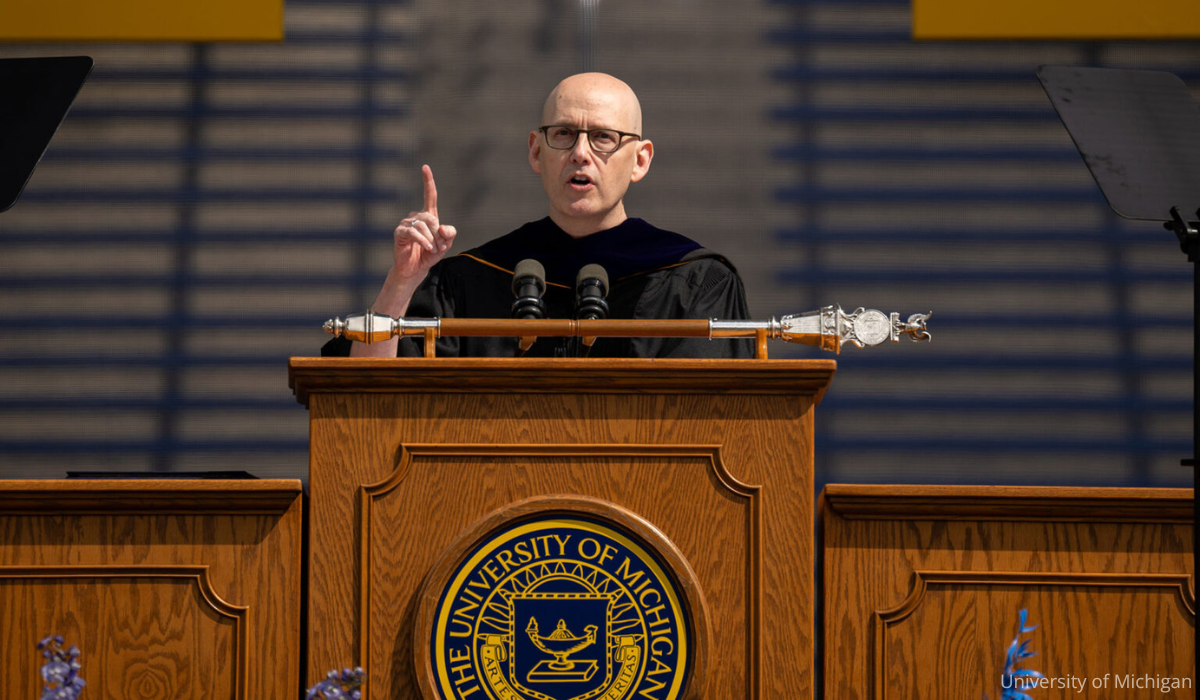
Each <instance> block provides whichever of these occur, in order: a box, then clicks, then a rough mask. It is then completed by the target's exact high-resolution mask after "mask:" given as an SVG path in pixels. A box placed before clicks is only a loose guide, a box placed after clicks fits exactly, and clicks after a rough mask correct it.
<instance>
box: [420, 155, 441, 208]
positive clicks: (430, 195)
mask: <svg viewBox="0 0 1200 700" xmlns="http://www.w3.org/2000/svg"><path fill="white" fill-rule="evenodd" d="M421 177H423V178H424V179H425V211H427V212H429V213H430V214H433V215H434V216H437V185H435V184H433V168H430V167H429V166H428V165H422V166H421Z"/></svg>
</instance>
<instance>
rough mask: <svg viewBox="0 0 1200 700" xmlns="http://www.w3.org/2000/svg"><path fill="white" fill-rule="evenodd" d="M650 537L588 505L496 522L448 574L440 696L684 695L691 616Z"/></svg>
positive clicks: (663, 698)
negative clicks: (578, 511) (589, 510)
mask: <svg viewBox="0 0 1200 700" xmlns="http://www.w3.org/2000/svg"><path fill="white" fill-rule="evenodd" d="M688 619H689V618H688V614H687V609H686V601H685V600H684V598H683V596H681V595H680V591H679V587H678V585H677V584H676V582H675V581H674V579H673V577H672V576H671V575H670V573H669V572H668V569H667V568H665V567H664V565H663V563H662V562H661V561H660V559H659V558H658V557H657V556H655V554H654V553H653V551H652V549H651V548H650V547H648V546H647V545H645V544H644V543H642V542H640V541H638V540H636V539H635V538H634V537H633V536H631V535H629V534H626V533H625V532H624V531H622V530H618V529H617V528H616V527H615V526H611V525H609V524H607V523H605V522H603V521H602V520H601V519H600V518H593V517H591V516H584V515H574V514H572V515H563V514H562V513H553V514H547V515H539V516H535V517H534V518H533V519H523V520H520V521H519V522H514V523H509V524H507V525H505V526H502V527H501V528H500V529H498V530H496V531H494V532H492V533H491V534H490V535H489V536H488V537H487V538H486V539H485V541H484V542H483V544H481V545H479V546H478V547H477V548H476V549H475V550H474V551H472V552H470V553H469V554H468V555H467V556H466V557H465V558H464V560H463V561H461V562H460V563H459V565H458V566H457V569H456V570H455V571H454V572H453V574H452V575H451V576H450V579H449V582H448V584H447V586H446V587H445V588H444V589H443V591H442V594H441V598H440V600H439V601H438V604H437V607H436V609H435V613H434V622H433V635H432V639H431V640H430V652H431V661H432V663H433V666H434V669H433V670H434V674H435V676H436V679H437V690H438V692H439V693H440V694H441V697H442V698H443V700H485V699H489V698H490V699H491V700H593V699H595V700H626V699H628V698H633V697H635V696H636V697H638V698H651V699H658V700H667V699H670V700H677V699H678V698H680V697H682V694H683V692H684V688H685V686H686V685H687V683H686V682H687V679H688V675H689V673H690V670H691V669H690V664H689V661H690V658H691V653H692V649H691V646H690V645H691V640H692V633H691V625H690V623H689V621H688Z"/></svg>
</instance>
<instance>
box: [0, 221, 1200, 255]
mask: <svg viewBox="0 0 1200 700" xmlns="http://www.w3.org/2000/svg"><path fill="white" fill-rule="evenodd" d="M1035 225H1037V226H1040V224H1035ZM777 237H778V239H779V240H781V241H786V242H789V243H845V244H861V243H867V242H869V243H912V244H917V245H922V244H929V243H971V244H976V245H978V244H984V245H992V244H1000V245H1002V244H1005V243H1025V244H1029V243H1077V244H1080V245H1085V246H1089V247H1095V246H1107V245H1114V244H1117V245H1127V246H1132V247H1135V248H1136V249H1138V250H1141V251H1145V250H1147V249H1149V248H1150V247H1155V248H1164V249H1165V248H1170V249H1171V250H1178V249H1179V241H1178V239H1176V238H1175V235H1174V234H1173V233H1171V232H1169V231H1167V230H1166V229H1164V228H1163V227H1162V226H1161V225H1160V224H1158V223H1155V222H1152V221H1146V222H1138V223H1133V224H1129V228H1123V227H1119V226H1115V225H1105V224H1101V225H1100V226H1097V227H1096V228H1090V229H1074V230H1069V229H1044V228H1033V227H1030V228H1024V229H1023V228H1019V227H1017V226H1013V227H1010V228H1003V229H1000V228H996V229H986V228H966V227H964V228H956V229H953V230H937V229H928V228H909V227H908V225H907V224H905V223H902V222H900V223H897V222H892V221H882V222H880V225H879V226H875V227H871V228H836V229H835V228H823V227H820V226H809V227H801V228H785V229H780V230H779V231H778V233H777ZM0 240H4V238H3V236H0ZM1180 259H1181V260H1182V259H1183V258H1180Z"/></svg>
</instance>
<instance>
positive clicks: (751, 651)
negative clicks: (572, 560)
mask: <svg viewBox="0 0 1200 700" xmlns="http://www.w3.org/2000/svg"><path fill="white" fill-rule="evenodd" d="M833 369H834V364H833V363H832V362H813V363H809V362H786V361H785V362H778V361H757V362H756V361H708V362H706V361H679V362H665V361H604V362H600V361H588V360H582V361H569V362H549V363H546V362H540V361H532V360H525V361H492V360H462V361H455V360H422V359H418V360H383V361H379V362H361V363H360V362H355V361H346V360H340V361H330V360H316V361H303V360H301V359H300V358H296V359H293V361H292V364H291V370H292V380H293V386H294V388H295V389H296V391H297V396H298V398H300V399H301V400H302V401H305V402H307V404H308V406H309V412H310V429H311V451H310V458H311V471H310V479H309V487H310V493H311V508H310V523H311V526H310V545H311V546H310V562H309V571H310V578H309V592H310V595H309V609H308V610H309V617H308V620H309V630H310V637H309V639H310V642H309V678H308V681H309V682H313V681H315V680H316V679H317V677H318V674H319V672H320V671H319V669H324V668H332V667H334V666H341V665H346V664H348V663H361V664H362V665H363V666H364V667H365V668H367V670H368V672H369V673H370V675H371V679H372V687H371V688H370V689H369V692H370V693H371V698H381V697H385V698H389V699H390V698H396V699H399V700H408V699H415V698H419V697H421V694H420V691H419V688H418V686H417V683H416V680H415V673H416V671H415V670H414V669H413V661H412V660H411V659H412V648H411V638H412V635H413V627H414V625H415V620H416V617H417V612H418V611H417V607H418V593H419V587H420V582H421V581H422V580H423V578H424V577H425V576H426V575H427V574H428V572H429V571H430V570H431V568H432V567H433V566H434V565H435V563H436V562H437V561H438V558H439V557H440V556H442V555H443V553H444V552H445V551H446V549H447V548H449V547H451V546H452V545H453V543H454V541H455V538H456V537H457V536H458V535H459V534H460V533H462V532H463V531H465V530H467V529H469V528H471V527H472V526H473V524H475V523H477V522H478V521H479V520H480V519H482V518H485V517H487V516H488V515H489V514H490V513H493V512H495V511H497V510H499V509H502V508H504V507H505V506H507V505H509V504H512V503H516V502H520V501H522V500H525V499H530V498H538V497H549V496H556V495H558V496H571V497H576V498H582V499H589V498H590V499H598V500H602V501H605V502H608V503H612V504H615V505H616V506H618V507H620V508H623V509H626V510H628V511H630V512H631V513H634V514H636V515H637V516H638V517H639V518H641V519H643V520H645V521H646V522H648V523H650V524H651V525H652V526H653V527H655V528H657V529H658V530H659V531H661V532H662V533H663V534H664V535H666V537H667V538H668V539H669V540H670V541H671V542H672V543H673V544H674V546H675V547H676V548H678V550H679V552H680V553H681V554H682V556H683V557H684V558H685V560H686V561H687V563H688V564H689V565H690V566H691V568H692V569H693V570H694V572H695V574H696V577H697V580H698V581H699V585H700V586H701V588H702V590H703V594H704V599H705V601H706V603H707V607H708V610H709V613H710V621H711V629H712V632H711V637H710V638H711V641H710V643H709V645H708V647H709V648H708V649H707V654H706V655H707V658H708V663H707V664H706V666H707V670H706V671H705V674H704V678H703V681H702V683H703V687H699V688H697V692H699V693H700V696H701V697H705V698H718V697H720V698H726V697H733V698H799V699H803V698H811V697H812V692H813V677H812V673H811V667H810V664H811V659H812V653H813V637H812V635H813V615H812V600H813V578H812V570H813V534H812V523H813V502H812V488H813V485H812V410H813V406H814V404H815V402H816V401H817V400H818V399H819V396H820V394H821V393H822V392H823V387H824V385H825V383H827V382H828V380H829V377H830V375H831V374H832V371H833ZM368 492H369V493H370V494H372V495H371V497H370V500H364V499H365V498H367V496H366V495H365V494H367V493H368ZM752 494H753V495H752ZM365 519H369V521H370V523H371V525H370V527H369V529H368V530H366V531H367V532H369V541H368V537H367V536H366V535H364V528H363V524H364V522H365ZM756 560H757V561H758V562H759V563H758V564H757V565H755V563H754V562H755V561H756ZM363 576H369V577H370V579H369V581H365V582H364V580H363ZM364 619H366V620H369V625H368V627H369V629H367V630H364V629H363V624H362V622H361V621H362V620H364ZM364 633H366V634H367V637H365V639H366V640H367V641H366V642H364V641H363V640H364V636H363V635H364Z"/></svg>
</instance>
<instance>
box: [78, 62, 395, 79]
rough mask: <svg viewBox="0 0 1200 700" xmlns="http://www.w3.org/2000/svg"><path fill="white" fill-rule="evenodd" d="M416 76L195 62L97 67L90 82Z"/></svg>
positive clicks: (366, 69) (365, 68)
mask: <svg viewBox="0 0 1200 700" xmlns="http://www.w3.org/2000/svg"><path fill="white" fill-rule="evenodd" d="M412 79H413V74H412V72H411V71H407V70H401V69H397V68H382V67H379V66H374V65H371V64H364V65H362V66H359V67H355V68H319V67H304V68H283V67H261V68H212V67H204V66H199V65H195V64H193V65H192V66H191V67H187V68H137V69H133V68H122V69H111V70H104V71H99V70H98V71H96V73H95V74H93V75H92V76H91V77H90V78H89V82H94V83H100V84H103V83H104V82H106V81H110V80H112V81H118V80H119V81H144V82H150V83H153V82H160V81H193V80H223V81H230V82H233V81H246V80H253V81H293V80H301V81H304V80H337V81H359V80H361V81H389V82H404V81H408V80H412Z"/></svg>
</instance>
